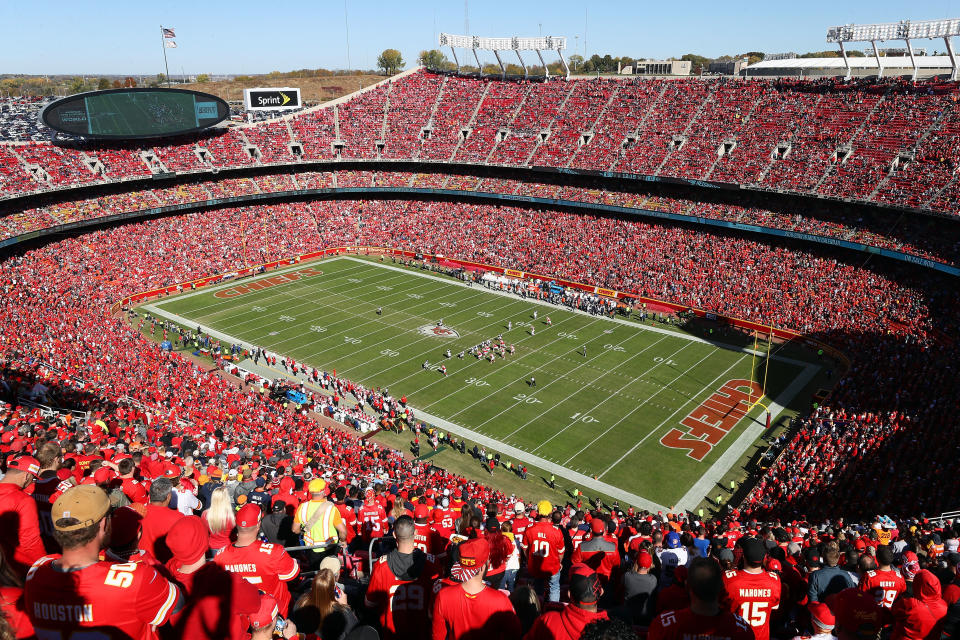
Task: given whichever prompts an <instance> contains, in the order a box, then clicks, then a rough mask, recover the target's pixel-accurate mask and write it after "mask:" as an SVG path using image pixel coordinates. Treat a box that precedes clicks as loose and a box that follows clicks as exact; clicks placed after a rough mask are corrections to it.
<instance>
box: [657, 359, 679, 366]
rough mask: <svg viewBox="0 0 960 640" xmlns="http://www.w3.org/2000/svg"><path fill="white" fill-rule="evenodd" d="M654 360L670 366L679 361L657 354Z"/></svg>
mask: <svg viewBox="0 0 960 640" xmlns="http://www.w3.org/2000/svg"><path fill="white" fill-rule="evenodd" d="M653 361H654V362H656V363H657V364H659V363H661V362H662V363H663V364H665V365H667V366H668V367H672V366H673V365H675V364H677V363H676V362H674V361H673V360H670V359H669V358H664V357H663V356H655V357H654V358H653Z"/></svg>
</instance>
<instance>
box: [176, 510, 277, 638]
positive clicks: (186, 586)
mask: <svg viewBox="0 0 960 640" xmlns="http://www.w3.org/2000/svg"><path fill="white" fill-rule="evenodd" d="M167 541H168V542H167V546H169V547H170V552H171V553H173V559H172V560H170V562H168V563H167V569H168V570H169V571H170V575H171V576H172V577H173V579H174V580H175V581H176V582H177V583H178V584H179V585H180V587H181V589H182V590H183V593H184V596H185V598H186V602H187V606H186V607H184V610H183V611H182V612H180V613H178V614H175V615H174V616H172V617H171V618H170V624H171V626H170V627H165V628H164V629H162V630H161V635H163V636H164V637H167V638H170V639H171V640H172V639H173V638H196V639H197V640H220V639H221V638H224V637H230V638H242V637H244V635H245V634H246V632H247V628H248V627H249V626H250V616H252V615H253V614H255V613H256V612H257V610H258V609H259V608H260V592H259V591H257V588H256V587H254V586H253V585H252V584H250V583H249V582H247V581H246V580H244V579H243V578H241V577H240V576H239V575H237V574H235V573H230V572H229V571H225V570H224V569H223V567H221V566H220V565H218V564H216V563H214V562H212V561H209V562H208V561H207V559H206V557H205V556H206V553H207V550H208V549H209V548H210V539H209V529H208V528H207V525H206V523H205V522H204V521H203V520H201V519H200V518H198V517H197V516H186V517H184V518H181V519H180V520H178V521H177V523H176V524H175V525H173V527H172V528H171V529H170V534H169V535H168V536H167ZM223 632H227V633H229V636H226V635H223Z"/></svg>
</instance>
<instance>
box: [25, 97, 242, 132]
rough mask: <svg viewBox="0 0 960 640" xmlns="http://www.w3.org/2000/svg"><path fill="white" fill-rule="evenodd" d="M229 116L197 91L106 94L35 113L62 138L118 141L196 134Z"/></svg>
mask: <svg viewBox="0 0 960 640" xmlns="http://www.w3.org/2000/svg"><path fill="white" fill-rule="evenodd" d="M229 115H230V107H229V106H228V105H227V103H226V102H224V101H223V100H221V99H220V98H218V97H216V96H212V95H210V94H207V93H200V92H198V91H188V90H186V89H108V90H106V91H90V92H87V93H78V94H76V95H73V96H69V97H67V98H63V99H61V100H57V101H56V102H52V103H50V104H49V105H47V107H46V108H45V109H44V110H43V111H42V112H41V113H40V119H41V120H42V121H43V123H44V124H46V125H47V126H48V127H50V128H51V129H54V130H56V131H59V132H61V133H66V134H70V135H75V136H83V137H85V138H99V139H110V140H118V139H130V138H158V137H164V136H175V135H178V134H182V133H190V132H192V131H199V130H201V129H206V128H207V127H211V126H213V125H215V124H217V123H218V122H220V121H222V120H224V119H225V118H227V117H228V116H229Z"/></svg>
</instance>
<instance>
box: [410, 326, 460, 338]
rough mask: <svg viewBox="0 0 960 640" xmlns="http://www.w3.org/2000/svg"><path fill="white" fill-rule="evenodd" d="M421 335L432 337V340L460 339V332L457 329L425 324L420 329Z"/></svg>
mask: <svg viewBox="0 0 960 640" xmlns="http://www.w3.org/2000/svg"><path fill="white" fill-rule="evenodd" d="M417 331H419V332H420V333H422V334H423V335H425V336H430V337H432V338H459V337H460V332H459V331H457V330H456V329H451V328H450V327H439V326H437V325H433V324H425V325H423V326H422V327H420V328H419V329H417Z"/></svg>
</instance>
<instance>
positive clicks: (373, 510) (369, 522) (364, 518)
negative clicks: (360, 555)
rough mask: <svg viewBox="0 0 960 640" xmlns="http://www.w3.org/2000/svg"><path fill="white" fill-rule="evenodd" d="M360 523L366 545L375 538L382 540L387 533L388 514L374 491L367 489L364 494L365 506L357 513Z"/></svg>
mask: <svg viewBox="0 0 960 640" xmlns="http://www.w3.org/2000/svg"><path fill="white" fill-rule="evenodd" d="M357 519H358V520H359V521H360V531H361V533H362V534H363V543H364V545H368V544H370V541H371V540H373V539H374V538H382V537H383V536H384V535H385V534H386V532H387V522H388V521H387V512H386V511H384V510H383V507H382V506H381V505H380V503H379V502H377V498H376V495H375V494H374V492H373V489H367V490H366V493H365V494H364V501H363V506H362V507H360V511H359V512H357Z"/></svg>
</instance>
